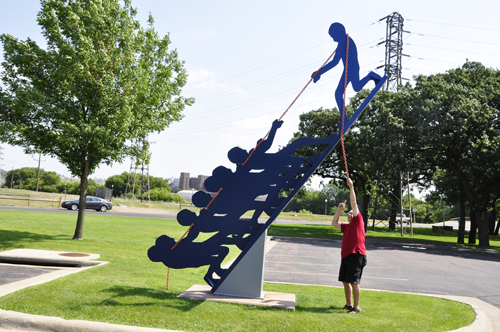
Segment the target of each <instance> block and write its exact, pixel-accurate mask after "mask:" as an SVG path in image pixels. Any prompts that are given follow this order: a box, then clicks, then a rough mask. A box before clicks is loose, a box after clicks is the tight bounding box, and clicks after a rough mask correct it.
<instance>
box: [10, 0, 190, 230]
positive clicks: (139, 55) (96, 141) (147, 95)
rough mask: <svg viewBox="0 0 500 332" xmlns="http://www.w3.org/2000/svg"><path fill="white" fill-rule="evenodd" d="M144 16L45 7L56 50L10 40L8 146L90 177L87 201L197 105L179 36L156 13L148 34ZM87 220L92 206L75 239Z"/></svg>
mask: <svg viewBox="0 0 500 332" xmlns="http://www.w3.org/2000/svg"><path fill="white" fill-rule="evenodd" d="M136 13H137V11H136V9H135V8H133V7H132V5H131V1H130V0H125V1H124V2H122V1H119V0H101V1H85V0H42V1H41V10H40V12H39V14H38V18H37V21H38V24H39V25H40V27H41V29H42V33H43V36H44V37H45V39H46V43H47V48H46V49H44V48H42V47H40V46H38V45H37V43H36V42H35V41H33V40H31V39H29V38H28V39H27V40H25V41H21V40H18V39H17V38H15V37H14V36H11V35H7V34H2V35H1V36H0V40H1V41H2V43H3V47H4V62H3V63H2V66H3V72H2V75H1V79H2V83H3V86H4V87H0V140H1V141H3V142H7V143H9V144H12V145H17V146H21V147H23V148H24V150H25V152H26V153H35V152H36V153H38V152H41V153H42V154H44V155H50V156H52V157H56V158H57V159H59V160H60V161H61V162H62V163H63V164H65V165H66V166H67V167H68V169H69V171H70V172H71V173H72V174H73V175H74V176H78V177H80V179H81V187H80V200H81V201H82V202H85V199H83V197H84V196H85V195H86V188H87V181H88V176H89V174H92V172H94V171H95V169H96V167H97V166H98V165H100V164H102V163H104V164H107V165H110V164H112V163H114V162H121V161H122V160H123V158H124V157H125V156H127V155H130V154H131V153H132V152H133V151H134V146H133V144H132V142H133V141H134V140H137V139H140V140H144V139H145V138H146V137H147V135H148V134H149V133H152V132H160V131H162V130H164V129H165V128H166V127H167V126H168V125H169V124H170V123H172V122H174V121H179V120H181V118H182V114H181V112H182V110H183V109H184V107H185V106H186V105H191V104H192V103H193V102H194V100H193V99H190V98H184V97H182V96H181V88H182V87H183V86H184V85H185V84H186V81H187V74H186V71H185V69H184V64H183V62H182V61H180V60H179V58H178V54H177V51H176V50H170V49H169V44H170V38H169V36H168V35H167V36H164V37H160V36H159V35H158V33H157V32H156V30H155V29H154V26H153V23H154V20H153V18H152V16H150V18H149V20H148V27H147V28H143V27H142V26H141V25H140V22H139V21H138V20H137V19H136ZM82 205H83V204H82ZM84 215H85V209H84V206H83V207H82V208H81V209H80V210H79V214H78V221H77V227H76V230H75V235H74V239H81V238H82V232H83V222H84Z"/></svg>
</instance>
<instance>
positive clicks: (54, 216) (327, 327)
mask: <svg viewBox="0 0 500 332" xmlns="http://www.w3.org/2000/svg"><path fill="white" fill-rule="evenodd" d="M75 224H76V216H75V215H74V214H63V213H50V212H31V211H19V210H1V212H0V249H1V250H2V251H3V250H8V249H14V248H30V249H45V250H59V251H72V252H85V253H98V254H100V255H101V260H103V261H107V262H109V264H106V265H104V266H102V267H97V268H93V269H89V270H85V271H83V272H80V273H76V274H72V275H69V276H66V277H63V278H60V279H57V280H54V281H51V282H48V283H45V284H42V285H37V286H33V287H29V288H26V289H23V290H20V291H17V292H15V293H12V294H9V295H6V296H4V297H2V298H0V307H1V308H2V309H4V310H13V311H18V312H25V313H31V314H38V315H47V316H57V317H62V318H64V319H80V320H90V321H100V322H107V323H114V324H125V325H133V326H146V327H155V328H165V329H175V330H182V331H285V330H286V331H449V330H453V329H457V328H459V327H462V326H466V325H469V324H471V323H472V321H473V320H474V318H475V313H474V311H473V310H472V309H471V307H470V306H468V305H465V304H462V303H459V302H453V301H448V300H443V299H438V298H432V297H425V296H418V295H409V294H397V293H386V292H372V291H364V292H363V305H362V307H363V312H362V313H361V314H356V315H352V314H346V313H345V311H344V310H342V309H341V307H342V306H343V305H344V304H345V303H344V295H343V290H342V289H341V288H336V287H319V286H318V287H315V286H300V285H286V284H264V290H266V291H277V292H286V293H294V294H296V311H294V312H291V311H286V310H279V309H268V308H267V309H266V308H261V307H248V306H244V305H236V304H228V303H215V302H209V301H206V302H200V301H196V300H188V299H178V298H177V295H179V294H180V293H182V292H183V291H185V290H186V289H188V288H189V287H191V286H192V285H193V284H204V282H203V275H204V274H205V272H206V269H207V268H206V267H203V268H197V269H185V270H172V272H171V280H170V291H169V292H165V282H166V274H167V268H166V267H165V266H163V265H162V264H160V263H153V262H151V261H149V259H148V258H147V256H146V252H147V250H148V248H149V247H150V246H152V245H153V244H154V242H155V239H156V238H157V237H158V236H159V235H161V234H168V235H170V236H173V237H174V238H176V239H178V238H179V237H180V236H181V235H182V234H183V233H184V231H185V228H184V227H180V226H179V225H178V224H177V222H176V221H175V220H168V219H154V218H133V217H117V216H113V215H112V214H111V213H109V214H106V215H104V214H96V215H87V216H86V219H85V228H84V232H83V237H84V239H83V240H82V241H74V240H71V238H72V235H73V232H74V227H75ZM301 226H302V225H299V226H295V225H293V226H292V225H288V226H284V225H273V226H272V227H271V230H270V233H271V232H274V233H280V234H286V233H293V234H294V236H297V234H298V233H301V234H304V235H307V236H310V235H317V236H316V237H319V235H320V234H325V233H327V232H332V233H331V235H332V236H333V237H335V236H338V235H336V233H335V231H334V230H333V227H331V226H330V227H327V226H318V227H301ZM237 254H238V252H237V251H235V250H232V251H231V253H230V255H229V256H230V257H228V258H227V260H229V259H231V258H234V257H236V255H237ZM402 318H404V319H402Z"/></svg>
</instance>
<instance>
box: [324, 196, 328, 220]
mask: <svg viewBox="0 0 500 332" xmlns="http://www.w3.org/2000/svg"><path fill="white" fill-rule="evenodd" d="M327 202H328V199H327V198H325V216H326V206H327Z"/></svg>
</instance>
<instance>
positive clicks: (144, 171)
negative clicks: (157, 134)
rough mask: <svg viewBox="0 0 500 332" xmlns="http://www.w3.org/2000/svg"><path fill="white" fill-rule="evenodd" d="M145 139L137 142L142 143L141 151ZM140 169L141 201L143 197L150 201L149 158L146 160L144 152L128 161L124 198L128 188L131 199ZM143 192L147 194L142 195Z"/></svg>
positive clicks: (144, 146)
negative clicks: (128, 167)
mask: <svg viewBox="0 0 500 332" xmlns="http://www.w3.org/2000/svg"><path fill="white" fill-rule="evenodd" d="M146 143H147V140H142V141H140V142H139V143H138V145H142V149H143V152H144V151H145V149H146V145H148V144H146ZM138 171H140V174H141V181H140V186H141V190H140V192H141V194H140V196H139V197H140V198H141V202H142V200H143V199H145V198H147V199H148V201H151V196H150V194H149V192H150V189H151V188H150V185H149V158H148V160H146V155H145V154H144V153H142V154H141V157H132V160H131V163H130V170H129V173H128V179H127V186H126V187H125V199H127V192H128V191H129V190H130V193H131V196H130V200H133V199H134V197H135V196H136V195H135V191H136V190H135V187H136V184H137V173H138ZM144 193H147V196H144Z"/></svg>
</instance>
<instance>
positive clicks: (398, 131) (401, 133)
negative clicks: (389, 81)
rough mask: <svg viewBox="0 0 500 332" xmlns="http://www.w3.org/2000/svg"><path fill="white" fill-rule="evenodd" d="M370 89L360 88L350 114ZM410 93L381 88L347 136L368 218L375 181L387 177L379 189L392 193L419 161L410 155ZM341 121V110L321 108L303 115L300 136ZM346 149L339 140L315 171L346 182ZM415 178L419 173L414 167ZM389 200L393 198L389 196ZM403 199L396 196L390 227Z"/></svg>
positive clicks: (324, 132)
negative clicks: (401, 177)
mask: <svg viewBox="0 0 500 332" xmlns="http://www.w3.org/2000/svg"><path fill="white" fill-rule="evenodd" d="M368 93H369V91H368V90H362V91H361V92H359V93H358V94H356V96H354V97H353V98H351V100H350V102H349V105H348V107H347V112H348V115H349V116H351V115H352V114H353V113H354V111H355V110H356V109H357V108H358V107H359V105H361V103H362V102H363V101H364V100H365V99H366V97H367V96H368ZM410 101H411V94H409V92H407V91H405V92H403V93H392V92H388V91H381V92H379V93H378V94H377V96H376V97H375V98H374V99H373V100H372V101H371V102H370V104H369V105H368V106H367V107H366V109H365V110H364V112H363V113H362V114H361V116H360V117H359V119H358V121H357V122H355V123H354V124H353V126H352V127H351V129H350V131H349V132H348V133H347V134H346V135H345V137H344V145H345V151H346V159H347V164H348V168H349V172H350V176H351V178H352V180H353V182H354V185H355V188H356V193H357V195H358V197H359V198H360V202H359V203H360V204H361V205H360V211H361V213H362V214H363V219H364V220H365V223H366V222H367V221H368V217H369V206H370V200H371V198H372V196H373V195H374V193H375V190H376V189H377V187H378V186H377V184H376V181H379V182H378V183H379V186H380V185H381V181H384V185H385V186H386V187H389V190H386V191H379V195H378V196H379V198H380V196H381V195H388V196H391V195H392V193H393V192H399V190H400V189H399V186H400V181H399V179H400V174H401V172H402V171H404V172H405V173H407V172H410V170H412V169H413V168H414V167H415V165H416V164H417V163H415V162H414V159H413V158H410V155H409V153H408V149H407V145H408V143H407V142H408V141H410V139H413V138H412V137H413V135H412V133H411V131H410V130H409V129H408V127H407V126H406V125H405V123H406V122H407V121H408V120H409V119H408V116H407V113H408V108H409V107H410ZM339 121H340V116H339V112H338V111H337V110H336V109H335V108H334V109H333V110H328V109H323V108H320V109H318V110H313V111H310V112H308V113H305V114H302V115H301V116H300V124H299V131H298V132H297V133H295V135H294V138H298V137H304V136H307V137H326V136H328V135H331V134H332V133H333V132H336V131H338V124H339ZM318 148H322V147H320V146H318V147H308V146H306V147H303V148H302V149H301V150H299V153H300V154H301V155H304V156H307V157H308V156H312V155H314V154H315V153H317V152H319V151H318V150H317V149H318ZM344 169H345V167H344V162H343V153H342V149H341V145H340V144H338V145H337V147H336V149H335V150H334V151H333V152H332V153H331V154H330V156H328V158H327V159H325V161H324V162H323V163H322V164H321V166H320V167H319V168H318V169H317V170H316V174H318V175H320V176H321V177H323V178H331V179H333V181H336V182H338V183H341V184H342V185H344V186H345V187H347V186H346V185H345V172H344ZM410 174H411V176H412V179H413V180H415V179H414V178H415V177H417V176H416V175H417V174H418V173H416V172H413V171H411V172H410ZM387 201H389V202H393V201H392V200H391V199H388V200H387ZM398 206H399V202H393V203H392V204H391V207H392V215H393V218H392V219H391V223H390V227H391V229H394V228H395V223H394V221H395V215H396V212H397V208H398Z"/></svg>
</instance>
